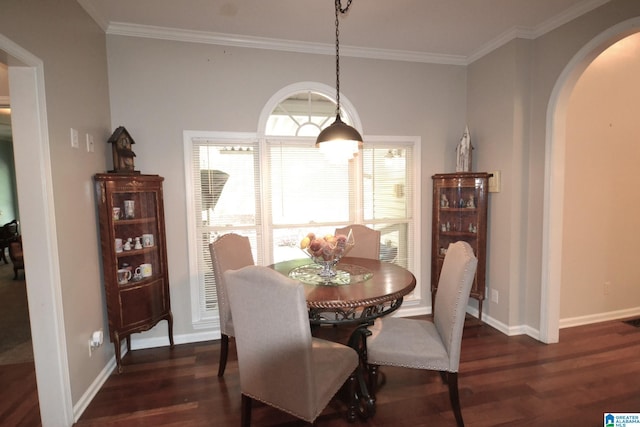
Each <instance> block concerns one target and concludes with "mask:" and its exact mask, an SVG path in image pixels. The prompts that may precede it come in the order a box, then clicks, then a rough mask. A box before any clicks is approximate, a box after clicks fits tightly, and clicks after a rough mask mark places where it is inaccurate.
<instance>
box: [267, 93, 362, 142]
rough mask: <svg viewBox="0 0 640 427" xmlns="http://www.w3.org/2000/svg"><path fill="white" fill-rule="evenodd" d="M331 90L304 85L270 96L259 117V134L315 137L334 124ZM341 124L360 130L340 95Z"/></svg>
mask: <svg viewBox="0 0 640 427" xmlns="http://www.w3.org/2000/svg"><path fill="white" fill-rule="evenodd" d="M332 90H333V89H331V88H330V87H328V86H326V85H322V84H319V83H312V82H303V83H298V84H295V85H290V86H287V87H285V88H284V89H282V90H280V91H279V92H278V93H276V94H275V95H274V96H272V97H271V99H270V100H269V102H267V104H266V105H265V107H264V108H263V110H262V114H261V116H260V123H259V127H258V131H259V133H261V134H264V135H266V136H298V137H315V136H318V134H319V133H320V131H321V130H322V129H324V128H325V127H327V126H329V125H330V124H331V123H333V121H334V119H335V116H336V102H335V99H334V97H333V96H331V95H329V93H330V91H332ZM340 100H341V103H340V104H341V105H340V107H341V108H340V110H341V111H340V115H341V117H342V121H344V122H345V123H347V124H349V125H351V126H354V127H355V128H359V127H360V126H359V120H358V119H357V117H356V116H355V113H354V112H353V108H352V107H351V105H350V104H349V103H348V101H346V102H345V100H344V97H343V95H341V96H340Z"/></svg>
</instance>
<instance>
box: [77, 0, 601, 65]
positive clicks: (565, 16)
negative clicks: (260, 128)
mask: <svg viewBox="0 0 640 427" xmlns="http://www.w3.org/2000/svg"><path fill="white" fill-rule="evenodd" d="M78 1H79V2H80V4H81V5H82V6H83V7H84V8H85V10H87V12H88V13H89V14H90V15H91V16H92V17H93V18H94V20H95V19H96V16H97V14H96V13H94V12H95V11H91V10H90V9H88V5H87V4H86V3H85V1H83V0H78ZM610 1H611V0H586V1H584V2H581V3H579V4H577V5H575V6H574V7H571V8H569V9H567V10H566V11H564V12H562V13H560V14H558V15H557V16H555V17H553V18H551V19H549V20H547V21H545V22H543V23H542V24H541V25H538V26H536V27H534V28H526V27H513V28H512V29H510V30H508V31H505V32H504V33H502V34H500V35H499V36H498V37H496V38H494V39H493V40H491V41H489V42H488V43H486V44H484V45H483V46H481V47H480V48H479V49H478V50H476V51H475V52H473V53H472V54H470V55H469V56H464V55H446V54H436V53H427V52H416V51H407V50H394V49H376V48H365V47H357V46H346V45H341V46H340V54H341V55H342V56H345V57H354V58H367V59H381V60H389V61H407V62H418V63H429V64H444V65H469V64H471V63H472V62H474V61H477V60H478V59H480V58H482V57H483V56H485V55H487V54H488V53H490V52H492V51H494V50H496V49H498V48H499V47H501V46H503V45H505V44H507V43H508V42H510V41H512V40H514V39H516V38H523V39H529V40H533V39H536V38H538V37H540V36H542V35H544V34H546V33H548V32H549V31H552V30H555V29H556V28H558V27H560V26H561V25H564V24H566V23H567V22H570V21H572V20H574V19H576V18H577V17H579V16H581V15H583V14H585V13H587V12H590V11H591V10H593V9H595V8H597V7H600V6H602V5H603V4H605V3H608V2H610ZM96 22H98V24H99V25H100V26H101V27H102V28H106V29H105V32H106V33H107V34H109V35H119V36H128V37H141V38H151V39H160V40H171V41H179V42H186V43H204V44H214V45H221V46H235V47H244V48H251V49H268V50H277V51H283V52H295V53H308V54H318V55H335V45H333V44H326V43H311V42H299V41H293V40H284V39H274V38H266V37H253V36H246V35H239V34H226V33H216V32H208V31H195V30H183V29H178V28H168V27H159V26H152V25H140V24H130V23H126V22H110V23H108V24H106V23H105V22H101V21H98V20H96Z"/></svg>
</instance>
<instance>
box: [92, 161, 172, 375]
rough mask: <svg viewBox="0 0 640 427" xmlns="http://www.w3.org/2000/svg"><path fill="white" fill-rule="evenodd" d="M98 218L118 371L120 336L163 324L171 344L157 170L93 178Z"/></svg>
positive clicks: (169, 310)
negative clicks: (147, 172)
mask: <svg viewBox="0 0 640 427" xmlns="http://www.w3.org/2000/svg"><path fill="white" fill-rule="evenodd" d="M94 180H95V186H96V200H97V204H98V214H99V220H100V239H101V248H102V264H103V270H104V271H103V273H104V286H105V294H106V299H107V315H108V319H109V337H110V338H111V341H112V342H113V345H114V346H115V353H116V362H117V365H118V372H122V365H121V354H120V349H121V340H122V339H123V338H126V340H127V348H128V350H131V334H132V333H136V332H143V331H146V330H149V329H151V328H152V327H154V326H155V325H156V324H157V323H158V322H159V321H161V320H166V321H167V323H168V332H169V343H170V345H171V347H173V316H172V314H171V303H170V299H169V275H168V272H167V247H166V239H165V225H164V202H163V195H162V182H163V180H164V178H162V177H161V176H158V175H142V174H136V173H129V174H123V173H104V174H96V175H95V177H94Z"/></svg>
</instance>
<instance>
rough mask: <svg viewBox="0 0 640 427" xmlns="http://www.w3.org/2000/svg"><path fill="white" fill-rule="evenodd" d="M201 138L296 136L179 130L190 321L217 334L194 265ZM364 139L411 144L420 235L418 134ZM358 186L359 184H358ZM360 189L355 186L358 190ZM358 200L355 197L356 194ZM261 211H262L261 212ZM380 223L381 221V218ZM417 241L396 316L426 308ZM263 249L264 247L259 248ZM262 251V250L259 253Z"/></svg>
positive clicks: (236, 139)
mask: <svg viewBox="0 0 640 427" xmlns="http://www.w3.org/2000/svg"><path fill="white" fill-rule="evenodd" d="M198 139H203V140H213V139H215V140H216V141H229V143H231V144H232V143H246V142H247V141H252V142H257V143H258V145H259V146H261V149H264V148H265V146H266V144H267V139H299V138H296V137H269V138H265V137H259V136H258V135H257V134H256V133H253V132H227V131H192V130H185V131H184V132H183V145H184V165H185V192H186V194H185V203H186V204H187V206H186V211H187V257H188V260H187V263H188V270H189V271H188V277H189V289H190V299H191V324H192V326H193V328H194V329H210V328H212V329H213V330H214V333H217V334H219V333H220V321H219V317H218V315H217V314H216V313H212V314H210V315H208V316H207V315H205V312H204V311H203V310H202V309H201V300H202V298H203V295H202V292H203V289H201V286H200V283H201V281H200V275H201V271H200V270H199V268H198V259H199V252H198V242H199V239H198V236H197V229H198V227H197V224H196V223H195V219H196V212H195V197H194V195H195V188H194V186H193V172H194V171H193V166H194V165H193V157H192V153H193V141H194V140H198ZM364 140H365V141H369V142H370V143H373V144H375V143H392V144H398V145H407V146H411V147H412V150H413V172H412V173H413V176H412V177H411V180H412V188H413V195H412V197H411V199H412V203H413V206H412V213H413V216H414V217H413V218H411V220H412V223H413V228H414V235H415V236H421V235H422V219H423V218H422V215H421V210H420V206H421V205H422V191H421V190H420V189H421V186H420V184H421V182H422V168H421V167H420V164H421V146H422V144H421V137H419V136H382V135H366V136H365V137H364ZM259 161H260V162H261V167H262V166H263V165H262V162H265V161H266V156H260V159H259ZM354 163H357V164H358V165H357V166H356V168H357V170H358V172H357V173H358V174H360V175H361V174H362V169H361V168H362V165H361V163H362V160H361V157H358V158H357V159H356V161H355V162H354ZM360 185H361V184H360ZM260 186H261V187H262V186H263V183H262V176H260ZM360 190H361V189H359V191H360ZM356 199H357V200H359V197H356ZM266 203H269V202H264V203H261V208H262V209H263V210H264V209H266V207H267V206H266ZM262 213H263V214H264V213H265V212H264V211H263V212H262ZM356 215H358V216H359V217H360V216H361V215H362V212H361V211H358V212H357V213H356ZM361 220H362V218H356V221H361ZM381 222H384V220H381ZM266 240H267V239H263V245H267V244H268V242H267V241H266ZM421 244H422V241H421V239H420V238H415V239H413V245H411V247H410V248H408V249H410V250H411V251H412V255H413V256H412V259H413V266H412V273H413V274H414V276H415V277H416V278H417V280H418V286H416V287H415V289H414V291H413V292H412V293H411V294H410V295H411V298H408V299H405V302H404V303H403V305H402V307H401V308H400V310H399V311H398V315H400V316H403V315H405V316H407V315H413V314H421V313H423V312H424V310H425V308H426V305H425V304H426V300H424V298H423V295H425V293H426V289H423V286H421V285H420V277H422V276H421V265H422V262H421V253H422V251H421ZM262 249H263V250H265V249H266V248H262ZM263 253H264V252H263Z"/></svg>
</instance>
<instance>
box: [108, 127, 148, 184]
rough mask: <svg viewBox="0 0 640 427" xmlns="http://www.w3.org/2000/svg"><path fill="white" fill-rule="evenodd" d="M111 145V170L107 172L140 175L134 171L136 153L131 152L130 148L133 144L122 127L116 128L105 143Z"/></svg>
mask: <svg viewBox="0 0 640 427" xmlns="http://www.w3.org/2000/svg"><path fill="white" fill-rule="evenodd" d="M107 142H108V143H110V144H113V145H112V152H113V170H111V171H109V172H112V173H128V174H132V173H140V172H139V171H136V170H135V162H134V159H135V157H136V153H134V152H133V150H132V149H131V146H132V145H133V144H135V141H134V140H133V138H131V135H129V132H127V130H126V129H125V128H124V126H120V127H118V128H117V129H116V130H115V131H114V132H113V134H112V135H111V137H109V140H108V141H107Z"/></svg>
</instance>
